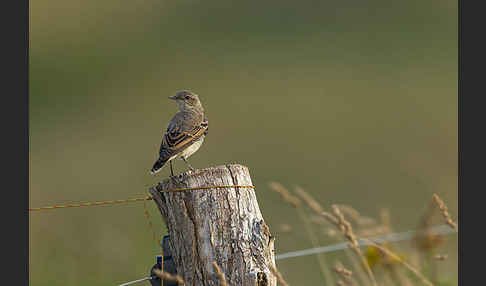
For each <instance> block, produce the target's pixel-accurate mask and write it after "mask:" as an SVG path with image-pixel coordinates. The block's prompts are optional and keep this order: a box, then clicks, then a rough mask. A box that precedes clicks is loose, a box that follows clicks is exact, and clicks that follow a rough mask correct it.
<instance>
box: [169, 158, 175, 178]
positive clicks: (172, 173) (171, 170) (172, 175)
mask: <svg viewBox="0 0 486 286" xmlns="http://www.w3.org/2000/svg"><path fill="white" fill-rule="evenodd" d="M169 164H170V175H171V177H174V169H172V160H170V161H169Z"/></svg>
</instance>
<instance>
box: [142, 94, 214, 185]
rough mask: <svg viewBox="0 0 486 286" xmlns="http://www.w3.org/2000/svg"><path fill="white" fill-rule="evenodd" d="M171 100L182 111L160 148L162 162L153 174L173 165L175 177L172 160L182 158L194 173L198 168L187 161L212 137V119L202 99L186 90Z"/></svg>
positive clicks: (173, 122)
mask: <svg viewBox="0 0 486 286" xmlns="http://www.w3.org/2000/svg"><path fill="white" fill-rule="evenodd" d="M169 99H173V100H175V101H176V103H177V106H178V107H179V112H177V113H176V114H175V115H174V117H172V119H171V120H170V123H169V126H168V127H167V130H166V131H165V134H164V137H163V138H162V144H161V145H160V151H159V158H158V159H157V161H156V162H155V164H154V166H153V167H152V169H151V170H150V173H151V174H155V173H157V172H159V171H160V169H161V168H162V167H163V166H164V165H165V163H167V162H169V163H170V173H171V175H172V176H174V170H173V169H172V160H173V159H175V158H177V157H179V158H181V159H182V160H183V161H184V162H185V163H186V164H187V165H188V166H189V168H190V169H191V170H194V168H193V167H192V166H191V165H190V164H189V163H188V162H187V158H189V156H191V155H192V154H194V152H196V151H197V150H198V149H199V147H201V145H202V143H203V141H204V137H205V136H206V135H207V134H208V119H207V118H206V116H205V115H204V108H203V107H202V104H201V101H199V96H198V95H197V94H195V93H193V92H191V91H188V90H182V91H179V92H177V93H176V95H174V96H169Z"/></svg>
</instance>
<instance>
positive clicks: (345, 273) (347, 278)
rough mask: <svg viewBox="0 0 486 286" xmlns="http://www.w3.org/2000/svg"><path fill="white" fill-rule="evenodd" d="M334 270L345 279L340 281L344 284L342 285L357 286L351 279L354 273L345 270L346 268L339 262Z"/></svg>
mask: <svg viewBox="0 0 486 286" xmlns="http://www.w3.org/2000/svg"><path fill="white" fill-rule="evenodd" d="M333 269H334V272H336V273H337V274H338V275H339V276H340V277H341V278H342V279H343V280H340V281H341V282H342V284H341V285H350V286H356V285H357V283H356V282H355V281H354V279H353V278H352V277H351V275H352V274H353V272H351V270H348V269H346V268H344V266H343V265H342V264H341V262H339V261H338V262H337V263H336V265H335V266H334V268H333ZM338 284H339V282H338Z"/></svg>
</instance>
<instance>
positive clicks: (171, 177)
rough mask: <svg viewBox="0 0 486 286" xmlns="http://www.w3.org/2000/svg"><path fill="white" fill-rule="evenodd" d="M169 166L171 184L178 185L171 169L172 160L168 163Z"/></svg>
mask: <svg viewBox="0 0 486 286" xmlns="http://www.w3.org/2000/svg"><path fill="white" fill-rule="evenodd" d="M169 164H170V175H171V176H170V179H171V180H172V183H173V184H178V183H179V182H178V181H177V179H176V177H175V176H174V169H173V168H172V160H171V161H169Z"/></svg>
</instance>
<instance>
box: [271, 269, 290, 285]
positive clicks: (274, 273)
mask: <svg viewBox="0 0 486 286" xmlns="http://www.w3.org/2000/svg"><path fill="white" fill-rule="evenodd" d="M270 271H272V273H273V275H275V277H277V280H278V282H280V283H281V284H282V285H283V286H289V284H288V283H287V282H286V281H285V279H284V278H283V276H282V273H280V271H278V269H277V268H276V267H275V266H273V265H270Z"/></svg>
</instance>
